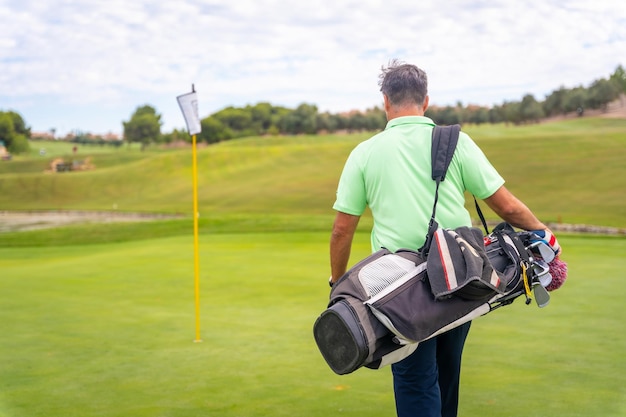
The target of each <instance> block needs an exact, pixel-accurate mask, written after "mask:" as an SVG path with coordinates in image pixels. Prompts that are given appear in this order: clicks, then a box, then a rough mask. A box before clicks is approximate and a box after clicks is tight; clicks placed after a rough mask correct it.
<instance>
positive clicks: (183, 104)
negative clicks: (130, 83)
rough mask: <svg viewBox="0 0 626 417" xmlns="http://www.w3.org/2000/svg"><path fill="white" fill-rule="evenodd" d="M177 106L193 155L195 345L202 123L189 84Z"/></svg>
mask: <svg viewBox="0 0 626 417" xmlns="http://www.w3.org/2000/svg"><path fill="white" fill-rule="evenodd" d="M176 100H177V101H178V105H179V106H180V109H181V110H182V112H183V117H184V118H185V123H186V124H187V130H188V131H189V134H190V135H191V146H192V154H193V252H194V275H195V293H196V340H194V342H195V343H199V342H202V339H200V261H199V254H198V217H200V213H199V212H198V158H197V154H196V134H198V133H200V132H201V131H202V123H201V122H200V117H199V115H198V96H197V94H196V89H195V87H194V85H193V84H191V93H187V94H182V95H180V96H178V97H176Z"/></svg>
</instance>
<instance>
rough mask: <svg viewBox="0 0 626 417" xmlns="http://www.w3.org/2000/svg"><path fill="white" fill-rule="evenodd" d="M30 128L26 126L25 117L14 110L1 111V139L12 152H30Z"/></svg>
mask: <svg viewBox="0 0 626 417" xmlns="http://www.w3.org/2000/svg"><path fill="white" fill-rule="evenodd" d="M29 137H30V129H29V128H27V127H26V124H25V123H24V119H22V116H20V115H19V114H18V113H16V112H13V111H8V112H0V141H2V142H3V143H4V145H5V146H6V148H7V150H8V151H9V152H11V153H15V154H18V153H24V152H28V149H29V147H30V146H29V144H28V138H29Z"/></svg>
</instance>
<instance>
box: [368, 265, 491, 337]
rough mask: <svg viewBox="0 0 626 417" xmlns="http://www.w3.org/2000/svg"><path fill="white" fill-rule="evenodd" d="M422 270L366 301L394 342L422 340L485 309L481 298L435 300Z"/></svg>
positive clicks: (467, 319) (487, 308) (485, 306)
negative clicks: (392, 335) (392, 336)
mask: <svg viewBox="0 0 626 417" xmlns="http://www.w3.org/2000/svg"><path fill="white" fill-rule="evenodd" d="M425 269H426V268H424V270H423V271H421V272H420V273H418V274H416V275H414V276H412V277H410V278H408V279H407V280H405V282H402V283H400V284H399V285H397V286H395V287H394V288H389V289H388V290H386V291H383V292H381V293H379V294H378V295H377V296H375V297H372V298H371V299H370V300H367V301H366V304H367V305H368V306H369V307H370V310H371V311H372V313H373V314H374V316H375V317H376V318H377V319H378V320H379V321H380V322H381V323H383V324H384V325H385V327H387V328H388V329H389V330H390V331H391V332H392V333H393V334H394V335H395V338H394V340H395V341H396V343H399V344H411V343H418V342H422V341H424V340H427V339H430V338H431V337H433V336H436V335H438V334H441V333H443V332H445V331H447V330H449V329H452V328H454V327H457V326H459V325H461V324H463V323H465V322H467V321H470V320H472V319H473V318H476V317H479V316H481V315H482V314H485V313H487V312H488V311H489V304H488V303H486V302H485V301H484V300H467V299H463V298H459V297H453V298H449V299H445V300H442V301H439V300H437V299H435V296H434V295H433V292H432V290H431V288H430V285H429V282H428V280H427V279H426V271H425Z"/></svg>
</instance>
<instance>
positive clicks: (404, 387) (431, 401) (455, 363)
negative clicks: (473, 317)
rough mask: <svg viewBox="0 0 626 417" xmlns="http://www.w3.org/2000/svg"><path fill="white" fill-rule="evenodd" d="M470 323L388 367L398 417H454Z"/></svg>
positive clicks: (444, 334) (433, 340) (428, 341)
mask: <svg viewBox="0 0 626 417" xmlns="http://www.w3.org/2000/svg"><path fill="white" fill-rule="evenodd" d="M470 325H471V322H469V323H466V324H464V325H462V326H459V327H457V328H454V329H452V330H450V331H448V332H446V333H443V334H441V335H439V336H437V337H435V338H433V339H430V340H427V341H425V342H422V343H420V344H419V345H418V347H417V350H416V351H415V352H413V353H412V354H411V355H410V356H408V357H407V358H405V359H403V360H402V361H400V362H398V363H395V364H393V365H391V369H392V372H393V388H394V394H395V398H396V411H397V413H398V417H456V415H457V410H458V405H459V380H460V376H461V355H462V353H463V345H464V344H465V339H466V338H467V334H468V332H469V329H470Z"/></svg>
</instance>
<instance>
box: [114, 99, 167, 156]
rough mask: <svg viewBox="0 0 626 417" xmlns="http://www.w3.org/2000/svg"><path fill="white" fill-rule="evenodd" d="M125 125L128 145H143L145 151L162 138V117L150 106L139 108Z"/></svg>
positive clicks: (125, 136) (125, 137)
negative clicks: (136, 143) (135, 143)
mask: <svg viewBox="0 0 626 417" xmlns="http://www.w3.org/2000/svg"><path fill="white" fill-rule="evenodd" d="M122 123H123V125H124V139H125V140H126V141H127V142H128V143H132V142H138V143H141V149H142V150H143V149H144V148H145V147H146V146H147V145H149V144H150V143H152V142H157V141H159V138H160V136H161V125H162V123H161V115H160V114H157V112H156V109H155V108H154V107H152V106H149V105H144V106H141V107H137V110H135V113H134V114H133V115H132V116H131V118H130V120H129V121H128V122H122Z"/></svg>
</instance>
